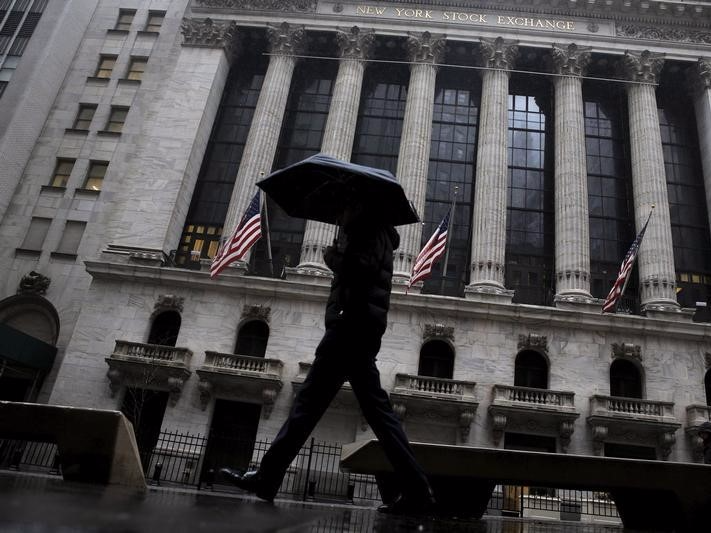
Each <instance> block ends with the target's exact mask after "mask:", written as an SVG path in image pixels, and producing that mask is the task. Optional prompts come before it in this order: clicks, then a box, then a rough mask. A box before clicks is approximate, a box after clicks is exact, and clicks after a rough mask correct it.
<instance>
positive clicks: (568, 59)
mask: <svg viewBox="0 0 711 533" xmlns="http://www.w3.org/2000/svg"><path fill="white" fill-rule="evenodd" d="M591 51H592V48H590V47H589V46H578V45H576V44H575V43H571V44H569V45H568V46H560V45H558V44H554V45H553V51H552V52H551V56H552V58H553V65H554V67H555V72H556V74H564V75H566V76H584V75H585V73H586V71H587V68H588V64H589V63H590V52H591Z"/></svg>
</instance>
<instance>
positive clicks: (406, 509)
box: [378, 496, 437, 516]
mask: <svg viewBox="0 0 711 533" xmlns="http://www.w3.org/2000/svg"><path fill="white" fill-rule="evenodd" d="M436 506H437V503H436V502H435V500H434V498H432V497H428V498H425V499H419V498H418V499H413V498H407V497H405V496H398V497H397V498H395V499H394V500H393V501H392V502H390V503H386V504H383V505H381V506H380V507H378V512H379V513H383V514H390V515H398V516H434V515H435V514H436Z"/></svg>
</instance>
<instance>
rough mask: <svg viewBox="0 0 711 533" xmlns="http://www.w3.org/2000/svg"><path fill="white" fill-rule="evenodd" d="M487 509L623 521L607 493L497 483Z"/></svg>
mask: <svg viewBox="0 0 711 533" xmlns="http://www.w3.org/2000/svg"><path fill="white" fill-rule="evenodd" d="M487 512H488V513H489V514H502V515H508V516H519V517H531V516H536V517H541V518H543V517H547V518H559V519H561V520H581V519H582V518H583V517H585V516H590V517H600V518H607V519H611V520H610V521H611V522H614V521H619V514H618V513H617V508H616V507H615V502H614V501H613V500H612V498H611V496H610V495H609V494H608V493H606V492H598V491H583V490H572V489H553V488H538V487H520V486H511V485H504V486H501V485H499V486H497V487H496V488H495V489H494V492H493V493H492V495H491V500H490V501H489V506H488V510H487Z"/></svg>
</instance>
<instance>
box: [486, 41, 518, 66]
mask: <svg viewBox="0 0 711 533" xmlns="http://www.w3.org/2000/svg"><path fill="white" fill-rule="evenodd" d="M479 53H480V57H479V64H480V66H482V67H487V68H496V69H501V70H509V69H512V68H513V66H514V63H515V62H516V56H517V55H518V41H509V40H506V39H504V38H503V37H497V38H496V39H488V38H486V37H482V38H481V46H480V52H479Z"/></svg>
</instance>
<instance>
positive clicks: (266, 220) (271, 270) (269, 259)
mask: <svg viewBox="0 0 711 533" xmlns="http://www.w3.org/2000/svg"><path fill="white" fill-rule="evenodd" d="M259 175H260V176H261V177H262V178H264V172H260V173H259ZM262 196H263V197H264V199H263V204H262V205H263V207H264V229H266V230H267V231H266V232H265V233H266V234H267V263H268V264H269V273H270V274H271V276H272V277H274V262H273V258H272V236H271V232H270V231H269V211H267V195H266V193H265V194H263V195H262Z"/></svg>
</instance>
